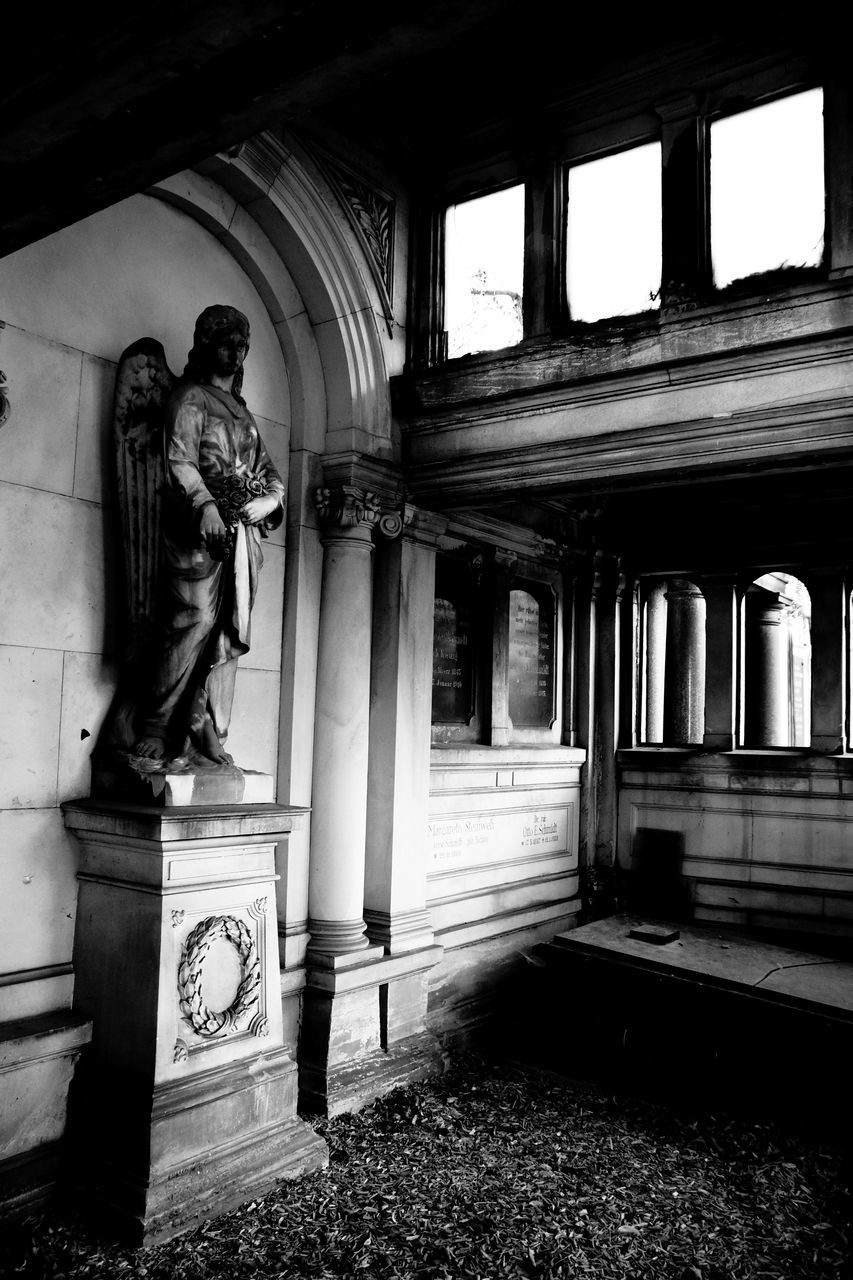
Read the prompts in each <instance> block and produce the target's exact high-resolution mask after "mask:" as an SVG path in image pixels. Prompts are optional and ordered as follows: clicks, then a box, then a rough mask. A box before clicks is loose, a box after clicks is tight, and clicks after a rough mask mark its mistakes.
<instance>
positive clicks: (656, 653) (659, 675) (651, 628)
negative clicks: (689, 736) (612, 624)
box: [643, 582, 666, 742]
mask: <svg viewBox="0 0 853 1280" xmlns="http://www.w3.org/2000/svg"><path fill="white" fill-rule="evenodd" d="M645 621H646V625H645V653H644V659H645V661H644V680H643V709H644V712H645V715H644V727H643V742H663V695H664V673H665V670H666V583H665V582H656V583H655V584H654V585H653V586H652V587H651V589H650V590H649V595H648V599H647V600H646V619H645Z"/></svg>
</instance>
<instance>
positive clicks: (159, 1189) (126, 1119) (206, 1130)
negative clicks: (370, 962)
mask: <svg viewBox="0 0 853 1280" xmlns="http://www.w3.org/2000/svg"><path fill="white" fill-rule="evenodd" d="M75 1084H76V1086H77V1087H76V1089H75V1094H74V1095H73V1097H72V1107H71V1112H70V1121H71V1123H70V1125H69V1138H70V1142H69V1148H70V1153H71V1158H70V1161H69V1175H70V1182H71V1187H70V1190H71V1193H72V1196H73V1198H74V1199H75V1200H76V1201H77V1202H78V1203H79V1204H80V1206H81V1207H82V1208H83V1209H84V1210H85V1211H86V1212H87V1214H88V1216H89V1217H90V1218H91V1219H92V1220H93V1222H94V1223H95V1225H96V1226H97V1227H98V1228H100V1229H102V1230H106V1231H108V1232H109V1233H110V1234H112V1235H114V1236H116V1237H117V1238H118V1239H120V1240H122V1241H126V1242H128V1243H130V1244H133V1245H149V1244H155V1243H156V1242H157V1241H160V1240H165V1239H168V1238H169V1237H170V1236H174V1235H176V1234H178V1233H179V1232H181V1231H186V1230H188V1229H189V1228H190V1227H192V1226H194V1225H195V1224H196V1223H198V1222H201V1221H203V1220H204V1219H206V1218H211V1217H215V1216H216V1215H218V1214H220V1213H225V1212H227V1211H228V1210H229V1209H233V1208H235V1207H236V1206H237V1205H239V1204H241V1203H242V1202H243V1201H245V1200H248V1199H250V1198H252V1197H255V1196H260V1195H265V1194H266V1193H267V1192H269V1191H271V1190H272V1188H273V1187H274V1185H275V1183H276V1182H277V1181H278V1180H279V1179H281V1178H295V1177H299V1176H300V1175H302V1174H305V1173H311V1172H314V1171H315V1170H318V1169H324V1168H325V1167H326V1164H327V1163H328V1149H327V1147H326V1144H325V1142H324V1141H323V1139H322V1138H321V1137H320V1136H319V1135H318V1134H316V1133H315V1132H314V1130H313V1129H312V1128H311V1126H310V1125H309V1124H307V1123H306V1122H305V1121H304V1120H301V1119H300V1118H299V1117H298V1116H297V1114H296V1064H295V1063H294V1062H293V1061H292V1060H291V1059H290V1058H289V1056H288V1055H287V1054H286V1052H284V1051H283V1050H276V1051H273V1052H272V1053H269V1054H264V1055H260V1056H259V1057H258V1058H256V1059H253V1060H249V1061H246V1062H242V1063H237V1064H234V1065H232V1066H228V1067H224V1068H218V1069H216V1070H213V1071H210V1072H207V1073H205V1074H203V1075H200V1076H198V1077H196V1078H194V1079H193V1078H190V1079H188V1080H185V1081H179V1082H172V1083H170V1084H165V1085H160V1086H158V1087H156V1088H155V1089H154V1090H153V1091H152V1090H151V1089H150V1088H146V1087H145V1085H144V1084H143V1083H142V1082H139V1081H137V1082H134V1081H133V1080H131V1079H129V1078H128V1077H127V1075H125V1076H124V1077H123V1078H116V1079H111V1078H110V1077H108V1076H105V1075H104V1074H103V1073H102V1072H97V1071H96V1072H91V1073H86V1072H81V1076H80V1079H79V1080H78V1081H76V1082H75Z"/></svg>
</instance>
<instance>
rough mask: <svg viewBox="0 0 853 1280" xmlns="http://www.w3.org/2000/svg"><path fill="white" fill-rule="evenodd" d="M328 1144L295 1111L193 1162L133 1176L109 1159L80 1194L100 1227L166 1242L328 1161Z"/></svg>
mask: <svg viewBox="0 0 853 1280" xmlns="http://www.w3.org/2000/svg"><path fill="white" fill-rule="evenodd" d="M328 1162H329V1154H328V1148H327V1147H326V1144H325V1142H324V1141H323V1139H322V1138H321V1137H320V1136H319V1135H318V1134H316V1133H315V1132H314V1130H313V1129H312V1128H311V1126H310V1125H309V1124H306V1123H305V1122H304V1121H302V1120H298V1119H294V1120H289V1121H287V1122H286V1123H284V1124H282V1125H280V1126H278V1127H277V1128H274V1129H269V1130H267V1131H266V1132H265V1133H264V1134H263V1135H261V1136H259V1135H257V1134H253V1135H252V1136H251V1137H249V1138H246V1139H241V1140H240V1141H239V1142H236V1143H230V1144H228V1145H227V1146H223V1147H218V1148H215V1149H214V1150H212V1151H209V1152H206V1153H205V1155H204V1156H202V1157H199V1158H197V1159H195V1160H193V1161H192V1162H191V1163H189V1164H184V1165H179V1166H177V1167H176V1168H173V1169H169V1170H167V1171H165V1172H163V1173H160V1174H153V1173H152V1175H151V1177H150V1179H149V1181H148V1182H147V1183H141V1182H133V1181H132V1180H131V1179H130V1178H129V1177H128V1175H127V1173H126V1172H125V1171H124V1170H120V1169H115V1168H110V1167H108V1166H105V1167H103V1168H102V1169H101V1171H100V1176H99V1177H98V1179H97V1182H93V1183H92V1184H90V1185H87V1186H85V1187H80V1186H78V1187H77V1188H76V1189H75V1192H76V1194H75V1199H76V1200H77V1201H78V1203H79V1204H80V1206H81V1207H82V1208H83V1209H84V1210H85V1211H86V1214H87V1216H88V1217H89V1219H90V1220H91V1221H92V1222H93V1224H94V1225H95V1226H96V1227H97V1228H98V1229H99V1230H103V1231H106V1232H108V1233H109V1234H110V1235H111V1236H113V1237H114V1238H115V1239H117V1240H120V1241H122V1242H124V1243H126V1244H130V1245H133V1246H146V1247H147V1246H149V1245H154V1244H159V1243H160V1242H161V1241H163V1240H169V1239H172V1238H173V1237H174V1236H176V1235H179V1234H180V1233H181V1232H184V1231H189V1230H190V1229H191V1228H192V1227H194V1226H197V1225H198V1224H199V1223H200V1222H204V1221H206V1220H207V1219H208V1218H214V1217H217V1216H218V1215H219V1214H222V1213H228V1212H229V1211H230V1210H231V1209H236V1208H237V1207H238V1206H239V1205H241V1204H243V1203H244V1202H245V1201H247V1200H251V1199H255V1198H256V1197H258V1196H263V1195H267V1194H268V1193H269V1192H270V1191H272V1190H273V1188H274V1187H275V1184H276V1183H277V1182H279V1181H280V1180H281V1179H283V1178H299V1177H302V1176H303V1175H304V1174H307V1173H315V1172H316V1171H317V1170H319V1169H325V1168H326V1166H327V1165H328Z"/></svg>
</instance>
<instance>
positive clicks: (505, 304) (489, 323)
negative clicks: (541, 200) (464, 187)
mask: <svg viewBox="0 0 853 1280" xmlns="http://www.w3.org/2000/svg"><path fill="white" fill-rule="evenodd" d="M444 262H445V271H444V327H445V329H446V330H447V354H448V356H449V357H451V358H452V357H454V356H462V355H466V354H467V353H469V352H473V351H494V350H495V349H496V348H498V347H511V346H513V345H514V344H515V343H517V342H520V341H521V338H522V336H523V321H522V314H521V291H522V283H523V279H524V186H523V185H519V186H515V187H509V188H507V190H505V191H495V192H493V193H492V194H491V195H488V196H480V197H479V198H478V199H476V200H466V201H465V203H464V204H456V205H453V206H451V208H449V209H448V210H447V221H446V224H445V238H444Z"/></svg>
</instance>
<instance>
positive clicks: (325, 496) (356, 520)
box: [314, 484, 380, 531]
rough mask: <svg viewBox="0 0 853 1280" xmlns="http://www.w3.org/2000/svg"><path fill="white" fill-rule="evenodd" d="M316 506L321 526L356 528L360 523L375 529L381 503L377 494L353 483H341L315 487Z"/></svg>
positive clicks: (334, 528) (332, 528)
mask: <svg viewBox="0 0 853 1280" xmlns="http://www.w3.org/2000/svg"><path fill="white" fill-rule="evenodd" d="M314 506H315V507H316V510H317V517H318V519H319V521H320V524H321V526H323V527H324V528H326V529H329V530H330V531H334V530H336V529H338V530H340V529H355V528H357V527H358V526H359V525H365V526H367V528H368V529H373V527H374V525H375V524H376V523H377V522H378V520H379V514H380V505H379V499H378V498H377V496H376V494H375V493H371V492H369V491H368V490H365V489H359V488H357V487H356V486H355V485H351V484H341V485H338V486H337V487H336V488H334V489H327V488H323V487H320V488H317V489H315V490H314Z"/></svg>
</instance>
